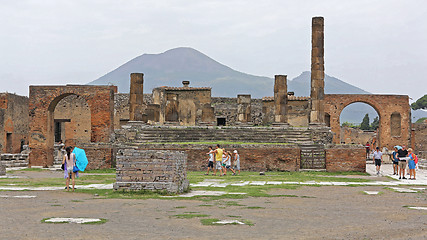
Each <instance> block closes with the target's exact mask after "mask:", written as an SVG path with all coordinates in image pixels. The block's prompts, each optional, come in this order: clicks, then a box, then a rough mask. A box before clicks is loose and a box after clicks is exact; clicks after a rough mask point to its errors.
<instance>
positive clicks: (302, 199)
mask: <svg viewBox="0 0 427 240" xmlns="http://www.w3.org/2000/svg"><path fill="white" fill-rule="evenodd" d="M363 191H378V192H381V193H382V194H379V195H367V194H364V193H363ZM271 193H272V194H274V195H283V194H286V195H296V196H297V197H269V198H265V197H262V198H252V197H251V198H245V199H220V200H212V201H201V200H176V199H174V200H172V199H165V200H158V199H149V200H132V199H99V198H97V197H94V196H91V195H88V194H81V193H66V192H62V191H33V192H31V194H33V195H35V196H36V197H35V198H0V209H1V210H0V212H1V216H2V217H1V218H0V229H2V230H1V239H218V238H220V239H426V237H427V229H426V222H427V215H426V213H427V211H426V210H423V209H409V208H408V207H405V206H414V207H427V202H426V194H425V191H422V192H417V193H398V192H395V191H392V190H389V189H384V187H382V186H360V187H343V186H321V187H312V186H302V187H301V188H298V189H295V190H287V189H275V190H272V191H271ZM2 194H5V195H10V196H18V195H28V194H29V193H28V192H25V191H24V192H16V191H12V192H9V191H6V192H2ZM229 203H232V204H229ZM188 212H192V213H196V214H207V215H210V216H209V217H204V218H216V219H219V220H238V221H243V220H249V221H251V222H252V223H253V224H254V225H253V226H248V225H227V226H204V225H202V224H201V222H200V218H191V219H179V218H177V217H174V215H177V214H185V213H188ZM50 217H61V218H68V217H73V218H82V217H84V218H105V219H108V222H107V223H105V224H100V225H81V224H75V223H68V224H48V223H41V220H42V219H44V218H50Z"/></svg>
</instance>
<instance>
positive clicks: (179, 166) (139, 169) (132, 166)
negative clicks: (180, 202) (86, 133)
mask: <svg viewBox="0 0 427 240" xmlns="http://www.w3.org/2000/svg"><path fill="white" fill-rule="evenodd" d="M116 159H117V160H116V161H117V162H116V173H117V174H116V175H117V182H116V183H115V184H114V189H116V190H118V189H121V190H133V191H134V190H159V191H160V190H166V191H167V192H169V193H182V192H185V191H187V190H188V186H189V183H188V180H187V169H186V168H187V154H186V153H185V152H183V151H170V150H138V149H132V148H122V149H120V150H119V151H118V152H117V157H116Z"/></svg>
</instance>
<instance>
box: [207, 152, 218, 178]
mask: <svg viewBox="0 0 427 240" xmlns="http://www.w3.org/2000/svg"><path fill="white" fill-rule="evenodd" d="M207 154H208V155H209V158H208V170H207V172H206V173H205V175H209V169H211V170H212V172H214V173H213V174H212V175H214V174H215V173H216V171H215V170H214V157H215V155H214V154H215V153H214V151H213V150H212V147H209V152H208V153H207Z"/></svg>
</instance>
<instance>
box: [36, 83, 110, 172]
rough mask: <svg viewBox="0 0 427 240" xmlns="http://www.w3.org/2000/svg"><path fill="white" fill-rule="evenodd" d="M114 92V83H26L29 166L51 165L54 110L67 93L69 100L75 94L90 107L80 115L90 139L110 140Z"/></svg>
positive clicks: (53, 138)
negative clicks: (88, 126)
mask: <svg viewBox="0 0 427 240" xmlns="http://www.w3.org/2000/svg"><path fill="white" fill-rule="evenodd" d="M116 91H117V88H116V87H115V86H86V85H67V86H30V99H29V103H30V104H29V111H30V113H29V116H30V140H29V142H30V149H31V153H30V165H31V166H33V165H35V166H44V167H46V166H51V165H52V164H53V160H54V159H53V153H54V150H53V146H54V140H55V132H54V130H55V116H54V115H55V109H56V107H57V106H58V103H60V101H61V100H63V99H66V98H67V97H69V96H71V97H70V99H72V98H75V99H77V96H79V97H78V98H81V99H80V100H84V101H82V102H85V103H82V104H83V105H84V104H87V108H88V109H90V110H89V111H90V118H89V114H87V113H85V114H84V115H85V116H83V115H82V117H84V118H87V121H89V122H90V130H89V129H85V128H82V129H83V131H85V130H87V134H88V135H90V142H110V141H111V140H112V136H113V134H112V133H113V124H114V93H115V92H116ZM67 104H68V103H66V104H65V105H67ZM74 104H75V103H74ZM60 106H62V105H61V104H60ZM58 114H59V113H58ZM78 127H80V126H78ZM76 133H77V131H76ZM83 135H85V134H83ZM76 144H77V142H76Z"/></svg>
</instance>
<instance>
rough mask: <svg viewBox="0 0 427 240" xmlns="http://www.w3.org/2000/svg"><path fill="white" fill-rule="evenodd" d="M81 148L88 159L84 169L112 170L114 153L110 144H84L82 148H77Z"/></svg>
mask: <svg viewBox="0 0 427 240" xmlns="http://www.w3.org/2000/svg"><path fill="white" fill-rule="evenodd" d="M77 147H78V148H82V149H84V150H85V152H86V156H87V159H88V165H87V167H86V169H88V170H91V169H105V168H112V167H114V166H115V156H114V154H115V152H114V149H113V147H112V146H111V145H110V144H101V143H93V144H85V145H83V146H79V145H78V146H77Z"/></svg>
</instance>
